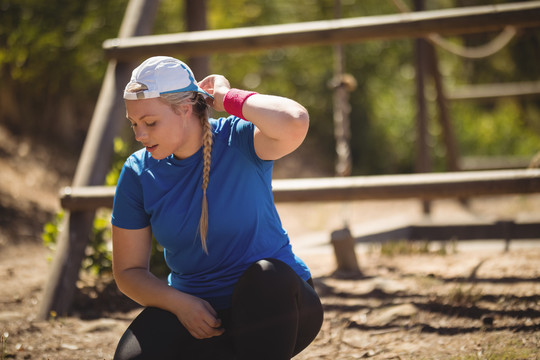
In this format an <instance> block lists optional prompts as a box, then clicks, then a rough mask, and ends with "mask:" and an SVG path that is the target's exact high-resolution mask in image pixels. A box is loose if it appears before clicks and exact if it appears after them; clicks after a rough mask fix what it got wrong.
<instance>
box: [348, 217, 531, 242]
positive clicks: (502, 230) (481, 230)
mask: <svg viewBox="0 0 540 360" xmlns="http://www.w3.org/2000/svg"><path fill="white" fill-rule="evenodd" d="M492 239H501V240H538V239H540V223H538V222H527V223H516V222H514V221H496V222H474V223H468V222H466V223H464V224H455V223H435V224H412V225H407V226H404V227H400V228H393V229H388V230H386V231H381V232H378V233H373V234H367V235H362V236H359V237H356V238H355V241H356V242H358V243H384V242H389V241H399V240H422V241H451V240H459V241H467V240H492Z"/></svg>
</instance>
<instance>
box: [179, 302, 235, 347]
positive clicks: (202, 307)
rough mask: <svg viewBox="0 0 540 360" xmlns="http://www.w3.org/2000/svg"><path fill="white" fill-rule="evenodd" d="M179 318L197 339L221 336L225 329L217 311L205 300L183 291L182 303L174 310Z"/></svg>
mask: <svg viewBox="0 0 540 360" xmlns="http://www.w3.org/2000/svg"><path fill="white" fill-rule="evenodd" d="M174 313H175V315H176V317H177V318H178V320H179V321H180V322H181V323H182V325H184V327H185V328H186V329H187V330H188V331H189V333H190V334H191V335H192V336H193V337H194V338H196V339H207V338H211V337H213V336H219V335H221V334H223V332H224V331H225V330H224V329H223V328H222V327H221V320H220V319H219V318H218V317H217V312H216V310H214V308H213V307H212V306H211V305H210V304H209V303H208V302H207V301H205V300H203V299H200V298H198V297H195V296H192V295H189V294H186V293H181V303H179V304H178V307H177V308H176V310H175V311H174Z"/></svg>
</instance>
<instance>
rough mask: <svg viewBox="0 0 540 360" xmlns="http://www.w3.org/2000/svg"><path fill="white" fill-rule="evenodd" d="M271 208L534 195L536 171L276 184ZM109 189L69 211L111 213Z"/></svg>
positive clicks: (83, 190) (68, 193) (68, 192)
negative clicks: (292, 204)
mask: <svg viewBox="0 0 540 360" xmlns="http://www.w3.org/2000/svg"><path fill="white" fill-rule="evenodd" d="M272 186H273V193H274V200H275V201H276V202H325V201H351V200H369V199H371V200H391V199H406V198H418V199H426V200H429V199H438V198H467V197H475V196H482V195H504V194H529V193H537V192H540V169H523V170H496V171H470V172H447V173H429V174H406V175H379V176H355V177H343V178H313V179H281V180H274V181H273V182H272ZM114 191H115V187H106V186H105V187H75V188H70V187H67V188H64V189H63V190H62V192H61V194H60V201H61V204H62V207H63V208H65V209H68V210H71V211H83V210H92V209H96V208H99V207H112V203H113V198H114Z"/></svg>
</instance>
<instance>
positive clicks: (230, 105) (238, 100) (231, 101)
mask: <svg viewBox="0 0 540 360" xmlns="http://www.w3.org/2000/svg"><path fill="white" fill-rule="evenodd" d="M255 94H257V93H256V92H254V91H246V90H240V89H234V88H233V89H231V90H229V91H228V92H227V94H225V98H224V99H223V107H224V108H225V111H226V112H228V113H229V114H231V115H234V116H238V117H239V118H242V119H244V120H245V118H244V114H243V113H242V107H243V106H244V103H245V102H246V100H247V98H248V97H250V96H251V95H255Z"/></svg>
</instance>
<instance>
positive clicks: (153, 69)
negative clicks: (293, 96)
mask: <svg viewBox="0 0 540 360" xmlns="http://www.w3.org/2000/svg"><path fill="white" fill-rule="evenodd" d="M124 99H125V104H126V111H127V118H128V120H129V122H130V123H131V126H132V127H133V131H134V134H135V138H136V140H137V141H139V142H140V143H141V144H142V145H143V146H144V148H143V149H141V150H139V151H137V152H135V153H134V154H133V155H131V156H130V157H129V158H128V159H127V161H126V163H125V165H124V168H123V170H122V173H121V175H120V179H119V182H118V186H117V190H116V195H115V201H114V207H113V215H112V224H113V268H114V275H115V279H116V282H117V284H118V287H119V288H120V290H121V291H122V292H124V293H125V294H126V295H127V296H129V297H130V298H132V299H133V300H135V301H136V302H138V303H139V304H141V305H143V306H144V310H143V311H142V312H141V313H140V315H139V316H138V317H137V318H136V319H135V320H134V321H133V322H132V324H131V325H130V326H129V328H128V329H127V330H126V332H125V333H124V335H123V337H122V338H121V339H120V343H119V345H118V347H117V349H116V353H115V357H114V358H115V359H117V360H125V359H160V360H164V359H176V360H178V359H190V360H191V359H250V360H252V359H257V360H261V359H272V360H280V359H290V358H292V357H293V356H294V355H296V354H298V353H299V352H300V351H302V350H303V349H304V348H305V347H306V346H308V345H309V343H310V342H311V341H312V340H313V339H314V338H315V336H316V335H317V333H318V332H319V330H320V327H321V324H322V319H323V311H322V306H321V303H320V301H319V298H318V296H317V294H316V293H315V291H314V289H313V283H312V281H311V275H310V272H309V269H308V268H307V266H306V265H305V264H304V262H303V261H302V260H300V259H299V258H298V257H296V256H295V255H294V253H293V252H292V249H291V245H290V242H289V238H288V235H287V232H286V231H285V230H284V229H283V227H282V225H281V221H280V219H279V216H278V214H277V211H276V209H275V206H274V201H273V196H272V189H271V180H272V166H273V161H274V160H276V159H279V158H280V157H283V156H284V155H287V154H289V153H290V152H292V151H294V150H295V149H296V148H297V147H298V146H299V145H300V144H301V143H302V141H303V140H304V138H305V136H306V133H307V130H308V125H309V118H308V114H307V111H306V110H305V108H304V107H302V106H301V105H300V104H298V103H297V102H295V101H293V100H290V99H287V98H283V97H278V96H271V95H262V94H257V93H253V92H247V91H243V90H238V89H231V87H230V85H229V82H228V80H227V79H226V78H225V77H223V76H220V75H211V76H208V77H207V78H205V79H204V80H202V81H201V82H200V83H197V82H196V81H195V79H194V76H193V73H192V72H191V70H190V69H189V68H188V67H187V66H186V64H184V63H183V62H181V61H179V60H177V59H174V58H171V57H164V56H159V57H152V58H149V59H147V60H146V61H144V62H143V63H142V64H141V65H140V66H139V67H137V68H136V69H135V70H134V71H133V74H132V77H131V80H130V82H129V83H128V84H127V86H126V88H125V91H124ZM209 106H212V107H213V108H214V109H215V110H217V111H224V110H225V111H227V112H228V113H229V114H230V116H229V117H227V118H220V119H209V117H208V116H209V115H208V107H209ZM152 235H154V237H155V238H156V240H157V241H158V242H159V243H160V244H161V245H162V246H163V247H164V249H165V259H166V262H167V265H168V266H169V268H170V270H171V272H170V275H169V277H168V283H166V282H164V281H162V280H160V279H158V278H156V277H155V276H154V275H152V274H151V273H150V271H149V258H150V249H151V242H152Z"/></svg>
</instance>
